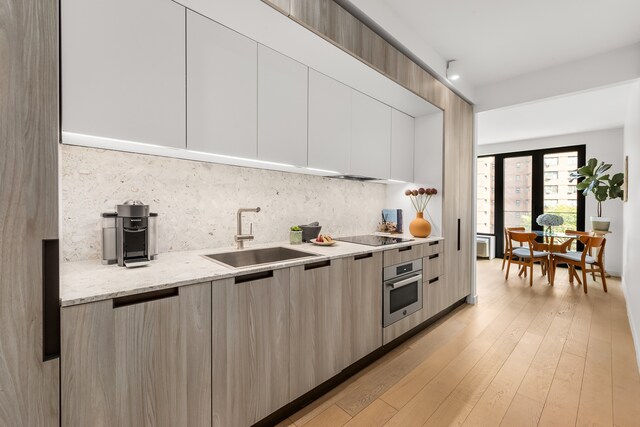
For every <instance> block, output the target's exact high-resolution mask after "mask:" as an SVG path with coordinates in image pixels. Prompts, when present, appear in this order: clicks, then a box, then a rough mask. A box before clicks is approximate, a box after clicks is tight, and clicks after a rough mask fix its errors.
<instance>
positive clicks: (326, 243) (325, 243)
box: [311, 236, 336, 246]
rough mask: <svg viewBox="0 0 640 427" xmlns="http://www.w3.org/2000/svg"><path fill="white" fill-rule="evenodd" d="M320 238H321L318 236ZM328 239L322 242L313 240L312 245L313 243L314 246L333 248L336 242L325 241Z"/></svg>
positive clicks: (331, 240)
mask: <svg viewBox="0 0 640 427" xmlns="http://www.w3.org/2000/svg"><path fill="white" fill-rule="evenodd" d="M318 237H320V236H318ZM325 239H326V238H324V239H323V240H321V241H318V239H311V243H313V244H314V245H318V246H333V245H335V244H336V241H335V240H333V239H331V238H330V240H329V241H327V240H325Z"/></svg>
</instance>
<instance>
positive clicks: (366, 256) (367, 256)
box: [353, 252, 373, 261]
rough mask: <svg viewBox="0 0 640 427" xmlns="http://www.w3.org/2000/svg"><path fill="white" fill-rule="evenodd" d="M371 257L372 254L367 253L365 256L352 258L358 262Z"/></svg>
mask: <svg viewBox="0 0 640 427" xmlns="http://www.w3.org/2000/svg"><path fill="white" fill-rule="evenodd" d="M372 257H373V252H369V253H366V254H360V255H356V256H354V257H353V260H354V261H358V260H359V259H365V258H372Z"/></svg>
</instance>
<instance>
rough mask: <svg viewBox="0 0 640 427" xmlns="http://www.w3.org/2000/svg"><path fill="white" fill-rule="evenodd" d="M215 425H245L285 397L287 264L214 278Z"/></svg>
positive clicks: (271, 408)
mask: <svg viewBox="0 0 640 427" xmlns="http://www.w3.org/2000/svg"><path fill="white" fill-rule="evenodd" d="M212 296H213V317H212V319H213V370H212V377H211V378H212V380H213V425H214V426H220V427H227V426H248V425H251V424H254V423H255V422H256V421H259V420H260V419H262V418H264V417H266V416H267V415H269V414H271V413H272V412H274V411H275V410H277V409H279V408H280V407H282V406H284V405H285V404H287V403H288V402H289V269H281V270H275V271H271V272H266V273H257V274H252V275H248V276H238V277H236V278H235V279H234V278H231V279H225V280H221V281H216V282H213V285H212Z"/></svg>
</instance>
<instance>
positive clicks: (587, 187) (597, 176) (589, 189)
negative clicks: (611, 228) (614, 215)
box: [569, 159, 624, 204]
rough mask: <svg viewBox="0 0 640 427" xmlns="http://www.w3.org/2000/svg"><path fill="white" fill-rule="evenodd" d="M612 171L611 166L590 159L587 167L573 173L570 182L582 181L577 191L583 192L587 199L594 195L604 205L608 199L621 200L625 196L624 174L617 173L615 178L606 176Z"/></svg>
mask: <svg viewBox="0 0 640 427" xmlns="http://www.w3.org/2000/svg"><path fill="white" fill-rule="evenodd" d="M609 169H611V164H609V163H605V162H600V163H598V160H597V159H589V161H588V162H587V164H586V165H584V166H582V167H580V168H578V169H577V170H575V171H573V172H571V174H570V175H569V177H570V180H571V181H573V180H576V179H581V180H582V181H580V182H578V183H577V184H576V189H577V190H579V191H582V194H583V195H584V196H585V197H586V196H588V195H589V193H593V195H594V197H595V199H596V200H597V201H598V203H599V204H600V203H602V202H604V201H606V200H608V199H621V198H622V196H623V193H624V192H623V190H622V184H623V183H624V174H623V173H616V174H614V175H613V176H611V175H610V174H606V173H605V172H607V171H608V170H609Z"/></svg>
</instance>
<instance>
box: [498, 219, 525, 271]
mask: <svg viewBox="0 0 640 427" xmlns="http://www.w3.org/2000/svg"><path fill="white" fill-rule="evenodd" d="M509 231H525V228H524V227H505V228H504V256H503V257H502V270H504V265H505V263H506V262H507V259H508V258H509V257H510V256H511V251H512V249H513V248H512V247H511V241H510V240H509Z"/></svg>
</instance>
